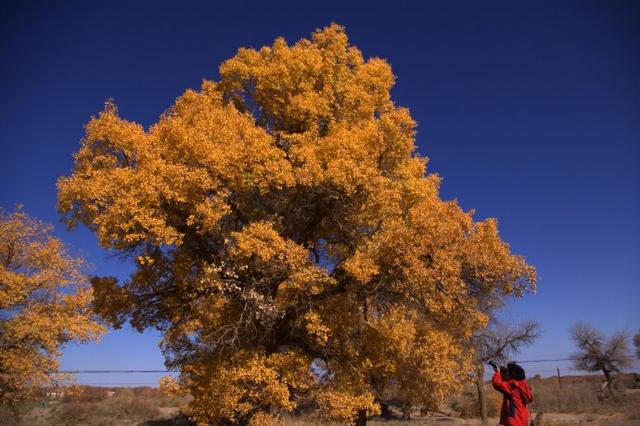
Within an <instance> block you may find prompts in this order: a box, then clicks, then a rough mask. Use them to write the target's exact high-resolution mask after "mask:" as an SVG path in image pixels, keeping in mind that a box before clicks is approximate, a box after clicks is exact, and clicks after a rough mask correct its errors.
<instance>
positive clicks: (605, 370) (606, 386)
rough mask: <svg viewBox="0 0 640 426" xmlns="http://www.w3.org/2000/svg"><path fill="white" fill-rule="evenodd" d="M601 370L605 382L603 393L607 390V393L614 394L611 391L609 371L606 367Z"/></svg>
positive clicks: (611, 379)
mask: <svg viewBox="0 0 640 426" xmlns="http://www.w3.org/2000/svg"><path fill="white" fill-rule="evenodd" d="M602 372H603V373H604V378H605V380H606V382H605V383H604V384H603V387H602V389H603V394H605V393H606V392H607V391H608V392H609V395H611V396H615V394H614V393H613V383H612V382H613V378H612V377H611V371H609V370H607V369H603V370H602Z"/></svg>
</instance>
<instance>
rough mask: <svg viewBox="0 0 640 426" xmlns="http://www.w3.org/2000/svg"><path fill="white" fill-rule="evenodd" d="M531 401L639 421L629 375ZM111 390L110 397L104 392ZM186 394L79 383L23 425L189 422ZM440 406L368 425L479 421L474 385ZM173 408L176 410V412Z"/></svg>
mask: <svg viewBox="0 0 640 426" xmlns="http://www.w3.org/2000/svg"><path fill="white" fill-rule="evenodd" d="M530 383H531V386H532V387H533V390H534V395H535V397H534V399H535V402H534V403H533V404H532V405H531V411H532V412H533V413H534V415H535V414H537V413H540V412H542V413H543V419H544V420H545V422H544V424H550V425H569V424H585V423H589V424H594V425H595V424H601V425H630V424H639V425H640V390H630V388H632V387H633V386H634V383H633V377H632V376H631V375H621V376H619V377H618V379H617V381H616V387H615V390H616V392H617V396H616V397H609V398H603V397H602V396H601V395H599V392H598V391H599V388H600V384H601V381H600V378H599V377H593V376H591V377H588V376H576V377H564V378H563V379H562V382H561V386H558V381H557V379H555V378H548V379H540V378H534V379H531V380H530ZM109 391H113V392H115V395H114V396H108V394H107V392H109ZM486 393H487V398H488V408H489V416H490V417H492V419H493V420H492V421H491V422H490V423H491V424H497V422H498V421H497V417H498V414H499V410H500V404H501V397H500V395H499V394H498V393H497V392H495V391H493V390H492V389H491V386H490V385H489V384H487V386H486ZM186 402H187V399H184V398H183V399H176V398H172V397H168V396H166V395H164V394H162V393H160V392H158V390H157V389H153V388H148V387H140V388H98V387H90V386H86V387H82V388H81V392H79V393H78V394H76V395H69V394H67V395H66V396H65V398H63V400H62V401H50V402H48V403H47V404H46V405H43V404H36V403H30V404H27V405H25V407H24V410H25V412H27V413H28V414H27V415H26V416H25V417H24V419H23V424H28V425H33V426H44V425H87V426H99V425H105V426H106V425H123V426H127V425H145V426H187V425H189V424H190V423H189V422H188V420H187V419H186V418H184V416H181V415H180V414H179V412H178V409H177V407H179V406H180V405H183V404H184V403H186ZM442 411H445V412H450V413H451V415H450V416H425V417H421V416H418V415H417V414H418V410H415V412H414V414H415V416H414V417H413V419H412V420H411V421H401V420H383V419H374V420H372V421H370V422H369V423H370V424H372V425H382V424H384V425H385V426H400V425H407V424H412V425H416V424H420V425H463V424H464V425H473V424H479V421H478V420H477V418H478V413H479V406H478V403H477V399H476V389H475V386H472V385H469V386H468V387H466V388H465V389H464V390H463V392H462V393H461V394H460V395H457V396H456V397H454V398H452V399H451V401H450V402H449V404H448V406H447V407H443V408H442ZM176 413H177V414H176ZM0 424H3V425H11V424H17V423H16V422H15V421H11V420H10V416H8V413H7V411H6V409H2V408H0ZM284 424H285V425H296V426H319V425H331V424H335V425H337V424H338V423H322V422H319V421H317V420H314V419H312V418H305V417H288V418H285V419H284Z"/></svg>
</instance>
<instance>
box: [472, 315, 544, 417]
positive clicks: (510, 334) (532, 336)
mask: <svg viewBox="0 0 640 426" xmlns="http://www.w3.org/2000/svg"><path fill="white" fill-rule="evenodd" d="M538 337H540V325H539V324H538V323H536V322H535V321H526V322H523V323H521V324H518V325H514V326H512V325H508V324H504V323H502V322H499V321H497V320H492V322H491V323H490V324H489V326H488V327H487V328H485V329H484V330H482V331H480V332H479V333H477V334H476V336H475V337H474V343H475V347H476V357H475V358H476V374H475V382H476V388H477V390H478V401H479V404H480V417H481V418H482V424H488V421H489V419H488V412H487V399H486V395H485V393H484V379H483V377H484V364H485V363H486V362H487V361H489V360H494V361H496V362H498V363H501V364H504V363H506V362H507V359H508V358H509V357H510V356H512V355H515V354H517V353H518V352H519V351H520V349H521V348H522V347H524V346H527V345H530V344H532V343H533V342H534V341H535V340H536V339H537V338H538Z"/></svg>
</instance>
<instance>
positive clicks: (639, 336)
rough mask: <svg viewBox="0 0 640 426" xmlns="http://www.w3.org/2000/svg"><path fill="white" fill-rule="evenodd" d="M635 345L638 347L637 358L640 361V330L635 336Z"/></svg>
mask: <svg viewBox="0 0 640 426" xmlns="http://www.w3.org/2000/svg"><path fill="white" fill-rule="evenodd" d="M633 345H634V346H635V347H636V356H637V357H638V358H639V359H640V330H638V332H637V333H636V335H635V336H633Z"/></svg>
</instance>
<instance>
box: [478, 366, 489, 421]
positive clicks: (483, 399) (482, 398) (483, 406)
mask: <svg viewBox="0 0 640 426" xmlns="http://www.w3.org/2000/svg"><path fill="white" fill-rule="evenodd" d="M476 388H477V389H478V403H479V405H480V419H481V420H482V424H483V425H488V424H489V416H488V413H487V396H486V395H485V393H484V366H483V365H482V364H478V366H477V368H476Z"/></svg>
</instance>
